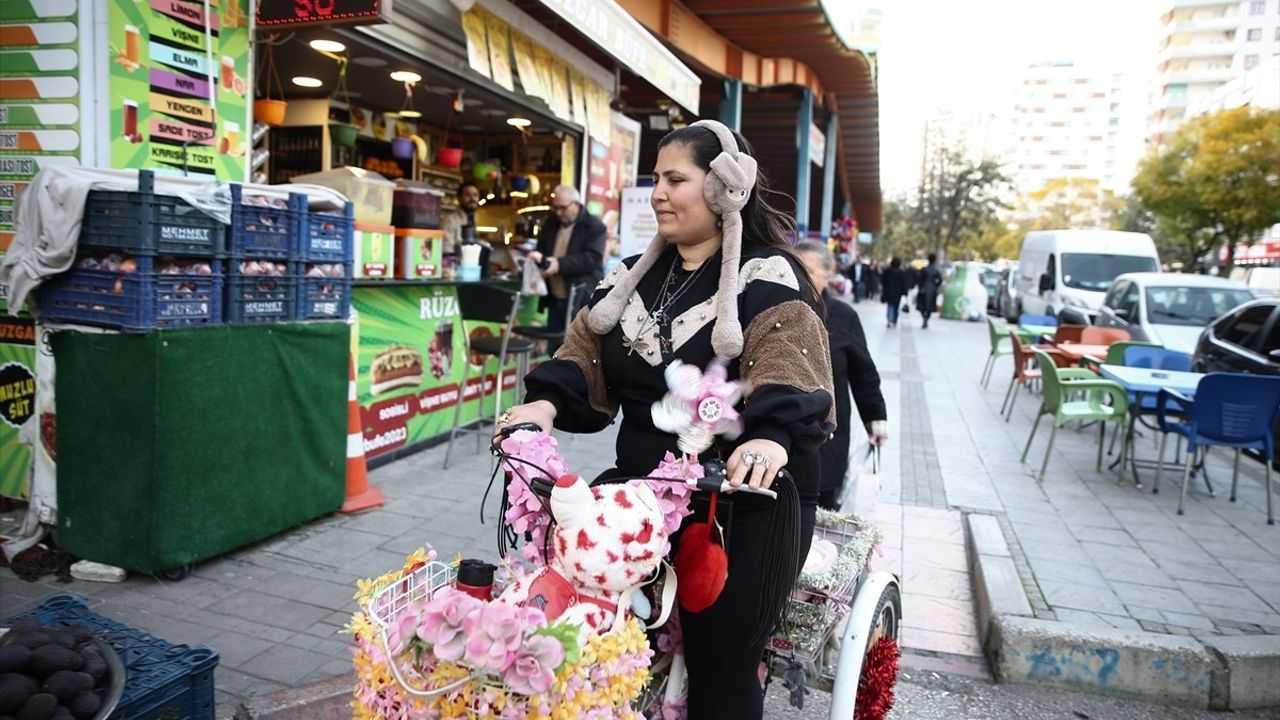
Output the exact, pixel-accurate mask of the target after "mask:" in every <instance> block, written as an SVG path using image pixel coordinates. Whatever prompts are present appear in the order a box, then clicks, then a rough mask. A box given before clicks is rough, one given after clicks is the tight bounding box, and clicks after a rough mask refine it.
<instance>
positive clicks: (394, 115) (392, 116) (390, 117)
mask: <svg viewBox="0 0 1280 720" xmlns="http://www.w3.org/2000/svg"><path fill="white" fill-rule="evenodd" d="M382 117H384V118H386V119H388V120H395V119H396V118H398V117H400V113H398V112H384V113H382Z"/></svg>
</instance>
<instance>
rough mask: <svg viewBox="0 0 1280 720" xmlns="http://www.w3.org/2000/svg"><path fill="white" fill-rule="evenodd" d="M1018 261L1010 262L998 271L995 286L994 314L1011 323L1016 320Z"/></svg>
mask: <svg viewBox="0 0 1280 720" xmlns="http://www.w3.org/2000/svg"><path fill="white" fill-rule="evenodd" d="M1017 283H1018V263H1010V264H1009V265H1006V266H1005V268H1004V269H1003V270H1001V271H1000V283H999V284H998V285H997V286H996V315H998V316H1000V317H1002V318H1004V319H1005V320H1008V321H1009V322H1011V323H1016V322H1017V321H1018V312H1017V310H1018V301H1017V298H1018V285H1017Z"/></svg>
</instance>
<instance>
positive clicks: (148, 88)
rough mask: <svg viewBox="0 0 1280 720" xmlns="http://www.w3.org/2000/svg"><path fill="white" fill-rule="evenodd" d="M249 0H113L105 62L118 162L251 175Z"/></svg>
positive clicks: (107, 100) (190, 172)
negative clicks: (248, 170) (248, 167)
mask: <svg viewBox="0 0 1280 720" xmlns="http://www.w3.org/2000/svg"><path fill="white" fill-rule="evenodd" d="M246 1H247V0H210V2H209V3H208V5H207V6H206V4H205V3H204V2H198V1H196V0H146V1H141V2H139V1H135V0H110V2H109V3H108V7H109V10H108V12H109V16H108V25H107V48H106V49H105V50H104V55H103V58H102V60H103V62H105V63H107V64H108V67H109V71H108V72H109V77H110V82H109V83H108V89H107V93H106V96H105V97H104V104H105V105H106V108H107V118H108V120H109V122H110V125H109V133H110V135H109V136H110V141H111V142H110V147H111V166H112V167H113V168H136V169H142V168H147V169H166V170H169V171H172V172H176V173H182V174H185V175H196V176H206V177H216V178H218V179H221V180H238V181H242V180H244V179H245V154H246V152H247V151H248V149H249V148H250V132H249V130H250V128H249V127H247V126H246V119H247V115H246V107H247V105H248V101H249V99H250V98H249V97H248V95H249V94H250V93H251V92H252V82H251V79H250V78H249V77H248V71H249V31H248V19H247V15H246V14H245V6H246ZM206 10H207V12H206Z"/></svg>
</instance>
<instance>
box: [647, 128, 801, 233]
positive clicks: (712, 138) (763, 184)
mask: <svg viewBox="0 0 1280 720" xmlns="http://www.w3.org/2000/svg"><path fill="white" fill-rule="evenodd" d="M729 132H731V133H733V139H734V140H736V141H737V142H738V150H739V151H740V152H744V153H746V154H748V155H752V156H754V155H755V152H754V151H753V150H752V148H751V143H749V142H747V139H746V138H744V137H742V134H741V133H739V132H738V131H736V130H730V131H729ZM668 145H683V146H685V147H687V148H689V150H690V154H691V155H693V162H694V163H695V164H696V165H697V166H698V167H700V168H702V169H703V170H704V171H706V172H711V161H712V160H715V159H716V157H717V156H719V155H720V153H721V151H722V150H723V148H722V147H721V146H720V139H719V138H718V137H716V134H715V133H713V132H711V131H710V130H708V129H707V128H704V127H697V126H693V125H690V126H688V127H682V128H680V129H679V130H672V131H671V132H669V133H667V134H666V135H664V136H663V138H662V139H661V140H659V141H658V150H659V151H661V150H662V148H664V147H666V146H668ZM771 195H782V196H784V197H785V196H786V194H785V193H781V192H778V191H776V190H773V189H772V188H770V187H769V178H768V177H767V176H766V175H765V172H764V168H760V169H759V170H757V171H756V187H755V189H754V190H752V191H751V197H749V198H748V199H747V205H746V207H744V208H742V247H743V249H744V250H745V249H747V248H751V247H761V246H766V247H772V248H777V249H779V250H788V251H789V250H791V243H789V242H788V241H787V236H788V234H789V235H791V236H792V237H798V233H797V232H796V221H795V218H793V217H791V216H790V215H787V214H786V213H784V212H782V211H781V210H779V209H777V208H776V207H774V206H773V205H772V204H770V202H769V196H771Z"/></svg>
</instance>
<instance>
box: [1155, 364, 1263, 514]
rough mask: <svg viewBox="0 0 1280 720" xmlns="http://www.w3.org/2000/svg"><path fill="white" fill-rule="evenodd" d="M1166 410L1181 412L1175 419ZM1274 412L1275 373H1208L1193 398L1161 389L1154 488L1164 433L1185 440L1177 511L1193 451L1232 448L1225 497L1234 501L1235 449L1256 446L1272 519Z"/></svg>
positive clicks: (1157, 485)
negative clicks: (1232, 461)
mask: <svg viewBox="0 0 1280 720" xmlns="http://www.w3.org/2000/svg"><path fill="white" fill-rule="evenodd" d="M1172 413H1177V414H1181V415H1184V416H1185V417H1186V419H1185V420H1183V421H1181V422H1175V421H1173V420H1171V419H1170V418H1169V415H1170V414H1172ZM1278 416H1280V377H1271V376H1267V375H1249V374H1244V373H1210V374H1208V375H1206V376H1205V377H1204V379H1202V380H1201V381H1200V384H1199V385H1198V386H1196V397H1195V399H1194V400H1192V399H1190V398H1188V397H1187V396H1185V395H1183V394H1181V393H1178V392H1175V391H1173V390H1161V391H1160V394H1159V395H1158V396H1157V402H1156V420H1157V421H1158V422H1159V423H1160V430H1161V431H1162V432H1163V433H1164V434H1163V435H1161V436H1160V455H1159V457H1158V459H1157V460H1156V481H1155V485H1154V487H1153V491H1154V492H1159V491H1160V473H1161V472H1162V471H1163V470H1164V445H1165V441H1166V440H1167V439H1168V438H1169V435H1168V434H1169V433H1171V432H1173V433H1177V434H1179V435H1181V436H1182V437H1184V438H1186V439H1187V458H1186V462H1185V468H1184V469H1183V471H1182V495H1181V496H1180V497H1179V498H1178V514H1179V515H1181V514H1182V508H1183V505H1184V504H1185V503H1186V501H1187V484H1188V483H1189V482H1190V481H1191V467H1192V465H1194V464H1195V462H1194V460H1195V453H1196V450H1198V449H1200V448H1203V447H1208V446H1211V445H1221V446H1223V447H1231V448H1235V450H1236V459H1235V466H1234V468H1233V471H1232V474H1231V502H1235V501H1236V485H1237V483H1238V482H1239V480H1240V451H1241V450H1258V451H1260V452H1261V453H1262V462H1263V465H1264V466H1265V467H1266V486H1267V524H1268V525H1274V524H1275V522H1276V521H1275V513H1274V511H1273V509H1272V504H1271V503H1272V501H1271V459H1272V458H1274V457H1275V454H1276V449H1275V445H1274V442H1273V440H1272V438H1271V428H1272V427H1273V426H1274V425H1275V422H1276V418H1277V417H1278Z"/></svg>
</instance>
